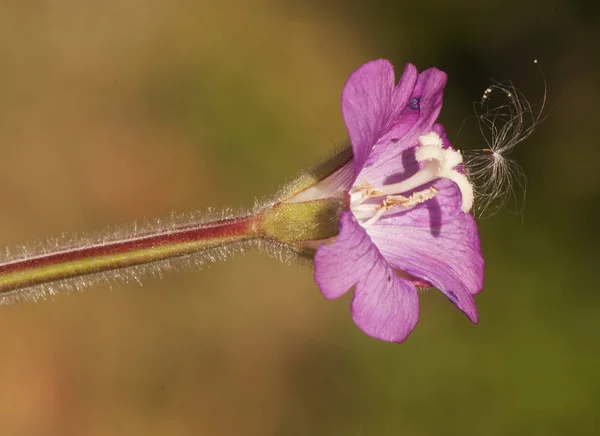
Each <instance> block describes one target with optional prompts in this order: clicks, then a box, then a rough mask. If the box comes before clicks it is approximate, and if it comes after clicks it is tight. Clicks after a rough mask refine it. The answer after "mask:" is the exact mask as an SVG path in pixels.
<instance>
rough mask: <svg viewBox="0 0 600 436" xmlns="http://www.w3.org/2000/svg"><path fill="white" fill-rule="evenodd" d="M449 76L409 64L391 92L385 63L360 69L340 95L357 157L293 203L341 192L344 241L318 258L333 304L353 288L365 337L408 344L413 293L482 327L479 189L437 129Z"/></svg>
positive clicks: (414, 317) (415, 303) (354, 309)
mask: <svg viewBox="0 0 600 436" xmlns="http://www.w3.org/2000/svg"><path fill="white" fill-rule="evenodd" d="M445 84H446V74H445V73H443V72H442V71H439V70H437V69H435V68H430V69H427V70H425V71H423V72H421V73H418V71H417V69H416V68H415V67H414V66H413V65H411V64H408V65H407V66H406V69H405V70H404V73H403V74H402V77H401V78H400V81H399V82H398V84H397V85H395V78H394V70H393V67H392V65H391V64H390V63H389V62H388V61H387V60H375V61H372V62H368V63H367V64H365V65H363V66H362V67H360V68H359V69H358V70H357V71H355V72H354V73H353V74H352V75H351V76H350V78H349V79H348V82H347V83H346V86H345V87H344V90H343V94H342V113H343V116H344V121H345V123H346V127H347V129H348V133H349V136H350V141H351V144H352V150H353V159H352V160H351V161H350V162H349V163H348V164H347V165H346V166H345V167H343V168H341V169H340V170H338V171H337V172H335V173H334V174H332V175H331V176H330V177H328V178H327V179H325V180H323V181H322V182H321V183H319V184H318V186H314V187H313V188H311V189H309V190H307V191H305V192H303V193H302V194H301V196H300V197H298V198H296V199H294V201H302V199H306V198H308V197H311V198H315V197H324V196H331V195H334V194H333V193H335V192H338V193H339V192H342V193H344V194H345V196H346V199H347V202H346V204H347V205H348V207H347V210H345V211H344V212H343V213H342V214H341V216H340V222H339V235H338V236H337V237H336V238H335V239H334V241H333V242H332V243H324V244H322V245H321V246H320V247H319V248H318V249H317V251H316V255H315V258H314V262H315V273H314V277H315V281H316V283H317V285H318V286H319V288H320V289H321V292H322V293H323V295H324V296H325V297H326V298H327V299H334V298H339V297H341V296H342V295H344V294H345V293H346V292H347V291H348V290H349V289H350V288H352V287H353V286H355V291H354V297H353V299H352V303H351V313H352V318H353V320H354V322H355V323H356V325H357V326H358V327H359V328H360V329H361V330H363V331H364V332H365V333H366V334H367V335H369V336H372V337H374V338H377V339H380V340H384V341H390V342H402V341H404V340H405V339H406V338H407V337H408V335H409V334H410V333H411V331H412V330H413V329H414V328H415V326H416V324H417V321H418V317H419V299H418V293H417V287H418V286H419V287H420V286H433V287H436V288H438V289H439V290H441V291H442V292H443V293H444V294H445V295H446V297H448V299H449V300H450V301H451V302H452V303H454V304H455V305H456V306H457V307H458V308H459V309H460V310H461V311H463V312H464V313H465V314H466V315H467V317H468V318H469V319H470V320H471V321H472V322H473V323H477V308H476V306H475V301H474V299H473V294H476V293H478V292H479V291H480V290H481V288H482V286H483V257H482V254H481V249H480V245H479V236H478V231H477V225H476V223H475V220H474V218H473V217H472V216H471V215H470V214H469V213H468V212H469V210H470V209H471V207H472V205H473V188H472V185H471V184H470V182H469V180H468V178H467V177H466V176H465V175H464V173H463V171H462V155H461V154H460V152H458V151H456V150H455V149H453V148H452V146H451V145H450V143H449V142H448V138H447V137H446V134H445V132H444V129H443V127H442V126H441V124H437V123H436V119H437V117H438V115H439V112H440V110H441V106H442V98H443V88H444V85H445Z"/></svg>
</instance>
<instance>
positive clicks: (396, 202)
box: [350, 132, 474, 227]
mask: <svg viewBox="0 0 600 436" xmlns="http://www.w3.org/2000/svg"><path fill="white" fill-rule="evenodd" d="M415 158H416V160H417V162H422V163H424V165H423V167H422V168H421V169H420V170H419V171H418V172H417V173H416V174H414V175H412V176H411V177H409V178H407V179H405V180H402V181H401V182H398V183H392V184H389V185H383V186H378V187H374V186H372V185H370V184H362V185H355V186H353V187H352V189H351V190H350V209H351V210H352V213H353V214H354V216H355V217H356V219H357V220H358V221H359V222H360V223H361V225H362V226H363V227H368V226H370V225H372V224H374V223H375V222H377V220H379V219H380V218H381V217H382V216H384V215H385V214H386V213H387V212H389V211H394V212H402V211H406V210H409V209H412V208H413V207H416V206H418V205H419V204H421V203H425V202H426V201H428V200H431V199H432V198H434V197H435V196H436V195H437V193H438V190H437V189H436V188H435V186H430V187H426V188H425V187H424V185H427V184H428V183H431V182H433V181H435V180H439V179H448V180H451V181H453V182H454V183H456V185H457V186H458V189H459V190H460V193H461V196H462V204H461V209H462V210H463V212H468V211H469V210H471V207H472V206H473V200H474V196H473V186H472V185H471V183H470V182H469V179H468V178H467V176H465V175H464V174H463V173H461V172H459V171H458V170H457V169H456V167H457V166H458V165H460V164H461V163H462V161H463V160H462V155H461V154H460V152H459V151H457V150H452V149H449V148H447V149H444V148H443V142H442V138H440V136H439V135H438V134H437V133H435V132H429V133H427V134H426V135H422V136H420V137H419V146H418V147H417V149H416V152H415ZM408 192H411V194H407V193H408Z"/></svg>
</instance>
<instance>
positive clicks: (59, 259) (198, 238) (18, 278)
mask: <svg viewBox="0 0 600 436" xmlns="http://www.w3.org/2000/svg"><path fill="white" fill-rule="evenodd" d="M259 227H260V225H259V219H258V218H257V217H255V216H244V217H239V218H232V219H225V220H220V221H215V222H211V223H203V224H193V225H185V226H180V227H175V228H172V229H169V230H163V231H161V232H156V233H148V234H145V235H140V236H135V237H131V238H125V239H120V240H114V241H108V242H102V243H98V244H91V245H82V246H81V247H75V248H68V249H63V250H58V251H54V252H48V253H44V254H41V255H38V256H34V257H27V258H23V259H17V260H12V261H8V262H5V263H0V298H1V297H2V295H6V294H7V293H10V292H11V291H17V290H19V289H23V288H28V287H31V286H36V285H42V284H47V283H52V282H56V281H60V280H65V279H70V278H74V277H81V276H86V275H90V274H95V273H101V272H105V271H112V270H118V269H121V268H128V267H134V266H137V265H142V264H148V263H152V262H157V261H161V260H167V259H173V258H177V257H182V256H187V255H191V254H195V253H199V252H202V251H205V250H209V249H212V248H218V247H223V246H227V245H229V244H232V243H236V242H243V241H247V240H251V239H255V238H257V237H258V233H259Z"/></svg>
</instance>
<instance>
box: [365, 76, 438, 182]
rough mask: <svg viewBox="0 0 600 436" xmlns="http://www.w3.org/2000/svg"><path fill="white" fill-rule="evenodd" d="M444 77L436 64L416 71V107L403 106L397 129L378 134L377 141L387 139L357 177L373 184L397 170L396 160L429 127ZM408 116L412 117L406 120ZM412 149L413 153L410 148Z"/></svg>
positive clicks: (414, 145) (415, 143) (435, 114)
mask: <svg viewBox="0 0 600 436" xmlns="http://www.w3.org/2000/svg"><path fill="white" fill-rule="evenodd" d="M446 79H447V76H446V73H444V72H443V71H440V70H438V69H436V68H429V69H427V70H425V71H423V72H422V73H421V74H419V78H418V81H417V84H416V86H415V88H414V91H413V94H412V95H411V101H413V100H415V101H418V102H419V103H418V110H417V109H410V107H409V108H407V109H406V111H407V112H406V114H404V116H403V119H405V120H407V121H405V123H404V124H402V123H400V124H399V128H398V131H397V132H396V131H393V130H391V131H390V132H387V133H386V134H385V135H384V136H382V139H381V141H388V143H387V144H384V145H383V146H381V148H380V150H379V151H378V152H377V156H376V157H377V159H373V158H370V159H369V164H370V165H368V166H365V167H364V168H363V170H362V171H361V173H360V174H359V176H358V180H360V181H364V182H369V183H372V184H374V185H377V184H379V183H382V182H383V181H384V180H386V179H387V178H388V177H390V176H393V175H394V174H397V173H398V163H399V162H403V160H406V153H407V152H408V151H410V150H411V148H414V147H416V146H417V145H418V138H419V136H421V135H423V134H425V133H428V132H430V131H431V130H432V127H433V124H434V123H435V121H436V119H437V117H438V115H439V113H440V110H441V109H442V101H443V94H444V86H445V85H446ZM415 113H418V116H416V115H415ZM408 117H412V118H411V119H410V120H409V118H408ZM415 117H416V118H417V119H416V120H414V118H415ZM409 121H410V122H409ZM411 122H412V125H411V127H410V130H408V131H405V129H406V126H407V125H409V124H410V123H411ZM390 141H391V142H390ZM412 153H413V156H414V151H413V152H412Z"/></svg>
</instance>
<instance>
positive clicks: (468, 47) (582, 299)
mask: <svg viewBox="0 0 600 436" xmlns="http://www.w3.org/2000/svg"><path fill="white" fill-rule="evenodd" d="M586 5H588V6H586ZM599 21H600V20H599V14H598V11H597V9H596V7H595V6H593V2H583V1H568V0H546V1H532V2H527V1H513V0H502V1H501V0H493V1H484V2H482V1H475V0H473V1H454V2H446V1H442V0H432V1H428V2H416V1H410V2H409V1H400V0H395V1H394V0H388V1H379V2H371V1H369V2H367V1H343V0H337V1H330V2H319V1H316V0H313V1H274V0H272V1H268V0H253V1H249V0H248V1H244V0H222V1H219V2H214V1H210V0H201V1H186V0H146V1H141V0H104V1H101V0H86V1H76V0H60V1H57V0H38V1H33V0H32V1H20V0H2V2H1V3H0V156H1V158H0V199H1V207H0V245H1V246H11V247H15V246H17V245H19V244H30V243H35V242H36V241H45V240H46V238H47V237H54V236H60V234H61V233H62V232H67V233H73V232H77V233H83V234H86V233H89V232H92V231H96V230H102V229H104V228H106V227H108V226H114V225H119V224H126V223H129V222H131V221H133V220H135V219H139V218H142V217H147V218H153V217H161V216H168V215H169V214H170V213H171V211H177V212H188V211H192V210H203V209H206V208H208V207H209V206H212V207H215V208H217V209H218V208H222V207H226V206H243V207H251V206H252V205H253V203H254V200H255V198H264V197H265V196H267V195H269V194H271V193H273V192H275V191H276V189H277V188H278V187H279V186H280V185H281V184H282V183H283V182H284V181H286V180H288V179H289V178H290V177H292V176H293V175H294V174H295V173H296V172H297V171H299V170H301V169H303V168H305V167H308V166H310V165H311V164H312V163H313V162H315V161H317V160H318V159H319V157H320V156H322V155H324V154H327V153H328V152H329V151H330V150H331V149H332V148H333V147H334V146H335V145H334V144H335V142H336V141H339V140H343V139H344V138H345V136H346V133H345V128H344V125H343V122H342V118H341V115H340V108H339V100H340V92H341V89H342V86H343V84H344V82H345V80H346V78H347V77H348V75H349V74H350V73H351V72H352V71H353V70H354V69H355V68H357V67H358V66H360V65H361V64H362V63H364V62H365V61H368V60H371V59H375V58H379V57H385V58H389V59H391V60H392V62H393V63H394V64H395V65H396V67H397V69H398V71H400V70H401V68H402V67H403V64H404V63H406V62H409V61H410V62H413V63H415V64H416V65H418V66H419V68H421V69H423V68H426V67H428V66H432V65H434V66H437V67H438V68H440V69H443V70H445V71H446V72H448V74H449V84H448V86H447V92H446V98H445V104H444V109H443V112H442V115H441V121H442V122H444V124H445V125H446V128H447V130H448V132H449V136H450V138H451V139H452V140H453V141H454V142H455V144H456V145H457V146H458V147H460V148H481V147H483V146H484V144H483V141H482V138H481V136H480V135H479V133H478V131H477V126H476V123H475V121H474V119H473V118H472V103H473V102H474V101H477V100H479V99H480V98H481V94H482V92H483V91H484V89H485V88H486V87H487V86H488V85H489V83H490V80H489V78H493V79H496V80H512V81H513V82H514V84H515V85H516V86H517V87H518V88H519V89H520V90H521V91H523V92H524V93H525V94H526V95H527V96H528V97H529V98H530V99H531V101H532V102H533V103H536V102H537V103H539V101H540V99H541V97H542V93H543V89H544V85H543V80H542V77H541V75H540V73H539V71H538V70H537V69H536V68H535V66H534V65H533V63H532V60H533V59H534V58H536V59H538V60H539V63H540V65H541V67H542V69H543V71H544V73H545V75H546V78H547V83H548V112H547V115H548V117H547V119H546V121H544V123H543V124H541V125H540V126H539V129H538V131H537V132H536V133H535V134H534V136H532V137H531V139H530V140H528V141H527V142H526V143H524V144H522V146H521V147H519V149H518V150H517V153H516V157H517V159H518V160H519V162H520V163H521V164H522V166H523V167H524V169H525V171H526V173H527V176H528V178H529V185H528V192H527V202H526V207H525V209H524V211H523V213H522V214H521V215H515V214H513V213H511V212H510V208H509V209H506V210H504V211H502V212H500V213H499V214H497V215H495V216H494V217H492V218H489V219H486V220H483V221H481V222H480V229H481V236H482V244H483V250H484V252H485V257H486V261H487V267H486V284H485V289H484V291H483V292H482V293H481V294H480V295H479V296H478V297H477V303H478V306H479V308H480V324H479V325H478V326H473V325H471V324H470V323H469V322H468V320H467V319H466V318H465V317H464V316H463V315H462V314H461V313H459V311H457V310H456V309H455V308H454V307H453V306H452V305H451V304H450V303H448V302H447V300H446V299H445V298H444V297H443V296H442V295H441V294H440V293H439V292H436V291H431V292H427V293H425V294H424V295H422V297H421V318H420V322H419V325H418V327H417V329H416V330H415V332H414V333H413V334H412V335H411V337H410V338H409V339H408V341H407V342H406V343H404V344H402V345H394V344H386V343H381V342H377V341H374V340H372V339H369V338H368V337H366V336H365V335H363V334H362V333H361V332H360V331H359V330H358V329H357V328H356V327H355V326H354V325H353V323H352V321H351V318H350V315H349V311H348V304H349V298H348V297H346V298H344V299H342V300H340V301H335V302H330V301H325V300H324V299H323V298H322V296H321V294H320V293H319V290H318V288H317V287H316V286H315V284H314V283H313V281H312V274H311V271H310V270H309V269H308V268H305V267H301V266H295V265H292V266H286V265H282V264H279V263H278V262H277V261H276V260H273V259H271V258H269V257H267V256H266V255H263V254H259V253H250V254H247V255H245V256H241V257H236V258H235V259H233V260H231V261H229V262H227V263H223V264H217V265H214V266H212V267H211V268H205V269H203V270H188V271H185V272H182V273H180V274H169V275H168V276H167V277H166V278H165V279H164V280H162V281H156V280H154V279H152V278H147V279H145V280H144V281H143V284H144V286H143V287H140V286H138V285H130V286H128V285H121V286H115V287H114V288H113V289H112V290H111V289H110V288H109V287H108V286H98V287H95V288H94V289H91V290H88V291H86V292H84V293H81V294H76V295H71V296H62V297H59V298H56V299H54V300H52V301H46V302H41V303H38V304H18V305H14V306H10V307H1V308H0V434H1V435H8V436H12V435H19V436H20V435H27V436H29V435H35V436H37V435H42V436H52V435H60V436H70V435H144V436H152V435H172V436H179V435H218V436H220V435H257V436H269V435H277V436H279V435H282V436H287V435H290V436H295V435H344V436H348V435H394V436H395V435H407V436H409V435H410V436H424V435H461V436H462V435H477V436H484V435H485V436H487V435H490V436H496V435H497V436H501V435H502V436H504V435H595V434H598V433H600V416H599V411H600V371H599V370H598V368H600V351H599V345H598V344H599V342H598V337H599V335H600V293H599V292H600V289H599V280H598V265H597V262H598V260H599V256H598V244H599V242H600V239H599V238H598V231H597V227H598V221H599V218H598V216H599V213H600V203H599V201H598V200H599V195H598V194H599V189H600V169H599V164H598V160H599V159H600V151H599V150H600V144H599V142H598V134H597V126H598V96H599V95H600V92H599V87H600V85H599V82H598V72H599V62H600V61H599V57H598V47H597V41H599V40H600V31H599V28H598V24H599ZM465 120H466V122H464V124H463V121H465ZM459 130H460V134H459Z"/></svg>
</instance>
